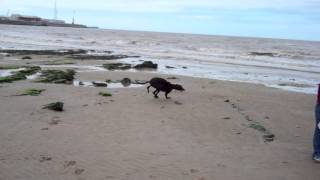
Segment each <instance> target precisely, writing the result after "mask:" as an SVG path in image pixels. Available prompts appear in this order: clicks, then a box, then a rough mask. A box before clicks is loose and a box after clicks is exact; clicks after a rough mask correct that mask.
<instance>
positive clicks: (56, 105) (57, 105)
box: [42, 102, 64, 111]
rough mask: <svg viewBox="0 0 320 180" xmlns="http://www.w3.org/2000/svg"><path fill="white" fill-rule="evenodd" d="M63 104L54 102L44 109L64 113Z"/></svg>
mask: <svg viewBox="0 0 320 180" xmlns="http://www.w3.org/2000/svg"><path fill="white" fill-rule="evenodd" d="M63 104H64V103H63V102H54V103H50V104H46V105H44V106H43V108H42V109H50V110H53V111H63Z"/></svg>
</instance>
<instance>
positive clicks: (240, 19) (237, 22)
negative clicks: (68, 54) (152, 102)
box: [0, 0, 320, 41]
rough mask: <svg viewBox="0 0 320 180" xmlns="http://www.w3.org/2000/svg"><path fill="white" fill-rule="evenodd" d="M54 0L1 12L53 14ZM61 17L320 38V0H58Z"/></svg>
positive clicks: (9, 4) (4, 1) (115, 25)
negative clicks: (73, 15) (73, 16)
mask: <svg viewBox="0 0 320 180" xmlns="http://www.w3.org/2000/svg"><path fill="white" fill-rule="evenodd" d="M53 7H54V0H0V14H2V15H6V14H7V12H8V10H10V14H11V13H20V14H26V15H37V16H41V17H44V18H53V17H54V13H53ZM57 7H58V18H59V19H63V20H66V21H68V22H71V20H72V14H73V11H75V17H76V23H82V24H86V25H90V26H98V27H101V28H107V29H125V30H144V31H161V32H182V33H197V34H212V35H232V36H251V37H270V38H285V39H304V40H317V41H320V0H90V1H84V0H63V1H62V0H57Z"/></svg>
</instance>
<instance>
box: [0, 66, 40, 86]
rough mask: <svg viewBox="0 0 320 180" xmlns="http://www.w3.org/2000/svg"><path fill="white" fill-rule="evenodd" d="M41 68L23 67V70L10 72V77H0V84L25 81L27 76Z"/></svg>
mask: <svg viewBox="0 0 320 180" xmlns="http://www.w3.org/2000/svg"><path fill="white" fill-rule="evenodd" d="M40 70H41V68H40V67H39V66H31V67H25V69H24V70H21V71H15V72H12V75H10V76H6V77H0V83H11V82H13V81H18V80H24V79H27V76H30V75H32V74H35V73H37V72H38V71H40Z"/></svg>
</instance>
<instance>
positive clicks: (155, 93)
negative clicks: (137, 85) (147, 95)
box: [153, 89, 160, 98]
mask: <svg viewBox="0 0 320 180" xmlns="http://www.w3.org/2000/svg"><path fill="white" fill-rule="evenodd" d="M159 92H160V90H158V89H156V90H155V91H153V95H154V98H158V93H159Z"/></svg>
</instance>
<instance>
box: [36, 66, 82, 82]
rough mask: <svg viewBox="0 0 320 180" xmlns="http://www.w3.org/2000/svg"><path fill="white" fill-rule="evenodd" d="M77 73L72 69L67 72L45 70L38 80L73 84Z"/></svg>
mask: <svg viewBox="0 0 320 180" xmlns="http://www.w3.org/2000/svg"><path fill="white" fill-rule="evenodd" d="M75 73H76V72H75V71H74V70H72V69H67V70H66V71H61V70H44V71H41V75H40V78H39V79H38V80H37V82H44V83H56V84H72V82H73V80H74V75H75Z"/></svg>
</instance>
